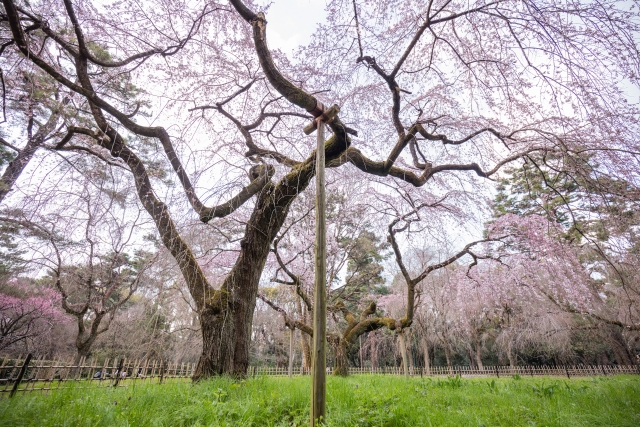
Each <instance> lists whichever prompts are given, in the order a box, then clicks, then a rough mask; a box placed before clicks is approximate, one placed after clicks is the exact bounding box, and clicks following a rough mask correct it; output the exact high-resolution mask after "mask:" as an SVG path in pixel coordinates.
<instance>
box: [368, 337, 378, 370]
mask: <svg viewBox="0 0 640 427" xmlns="http://www.w3.org/2000/svg"><path fill="white" fill-rule="evenodd" d="M369 337H370V339H371V340H372V341H371V346H370V347H371V350H369V351H370V352H371V368H372V369H374V370H375V369H378V337H377V336H376V335H374V334H370V335H369Z"/></svg>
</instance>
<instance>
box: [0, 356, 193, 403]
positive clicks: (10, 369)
mask: <svg viewBox="0 0 640 427" xmlns="http://www.w3.org/2000/svg"><path fill="white" fill-rule="evenodd" d="M30 356H31V355H28V356H27V357H26V358H22V357H18V358H17V359H9V358H4V359H2V362H1V364H0V394H3V393H10V395H13V394H15V393H16V392H18V391H34V390H53V389H57V388H60V387H62V386H63V384H66V383H69V382H77V383H81V384H83V385H86V386H87V387H94V386H115V387H119V386H126V385H128V384H130V383H131V382H133V381H146V382H156V383H162V382H163V381H168V380H175V379H182V380H184V379H188V378H190V377H191V376H192V375H193V371H194V370H195V366H196V364H195V363H180V362H165V361H159V360H128V359H105V360H104V361H103V362H101V363H98V361H97V360H94V359H89V360H87V359H84V358H83V359H81V360H80V362H79V363H77V364H76V363H73V359H68V360H64V359H54V360H45V359H44V358H42V357H41V358H35V359H34V358H31V357H30Z"/></svg>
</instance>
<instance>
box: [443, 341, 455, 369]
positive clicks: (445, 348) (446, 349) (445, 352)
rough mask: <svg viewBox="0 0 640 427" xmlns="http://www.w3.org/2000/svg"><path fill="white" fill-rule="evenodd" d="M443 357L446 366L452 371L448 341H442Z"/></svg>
mask: <svg viewBox="0 0 640 427" xmlns="http://www.w3.org/2000/svg"><path fill="white" fill-rule="evenodd" d="M443 347H444V357H445V358H446V359H447V366H448V367H449V371H450V372H451V373H453V364H452V363H451V349H450V348H449V344H448V343H446V342H445V343H444V346H443Z"/></svg>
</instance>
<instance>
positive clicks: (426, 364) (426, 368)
mask: <svg viewBox="0 0 640 427" xmlns="http://www.w3.org/2000/svg"><path fill="white" fill-rule="evenodd" d="M420 343H421V344H422V355H423V357H424V373H425V375H431V359H430V357H429V343H428V342H427V338H425V337H424V336H423V337H422V338H421V339H420Z"/></svg>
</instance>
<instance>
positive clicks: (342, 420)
mask: <svg viewBox="0 0 640 427" xmlns="http://www.w3.org/2000/svg"><path fill="white" fill-rule="evenodd" d="M309 387H310V379H309V377H298V378H293V379H289V378H273V377H271V378H267V377H264V378H255V379H250V380H247V381H240V382H234V381H232V380H230V379H227V378H217V379H213V380H210V381H205V382H201V383H199V384H195V385H194V384H190V383H180V382H173V383H168V384H162V385H159V384H132V385H129V386H128V387H126V388H125V387H122V388H118V389H113V388H80V387H78V386H76V387H73V386H70V387H68V388H64V389H61V390H58V391H52V392H50V393H42V392H31V393H22V394H19V395H17V396H16V397H14V398H13V399H8V398H7V397H6V396H5V397H4V398H2V399H1V400H0V425H2V426H5V427H9V426H109V427H111V426H171V427H173V426H274V427H275V426H305V425H308V416H309V415H308V414H309V409H308V407H309V395H310V390H309ZM327 392H328V393H327V394H328V406H327V425H328V426H359V427H360V426H362V427H365V426H370V427H383V426H411V427H413V426H456V427H458V426H473V427H481V426H485V427H492V426H563V427H566V426H590V427H591V426H607V427H612V426H633V427H636V426H640V377H635V376H617V377H596V378H582V379H571V380H567V379H564V380H563V379H560V378H535V379H531V378H519V377H516V378H501V379H495V378H476V379H460V378H448V379H428V378H425V379H420V378H411V379H408V380H407V379H404V378H402V377H389V376H375V375H366V376H352V377H349V378H333V377H331V378H329V381H328V386H327Z"/></svg>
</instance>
